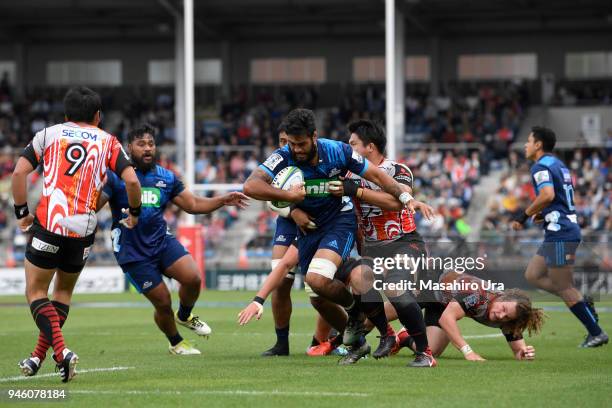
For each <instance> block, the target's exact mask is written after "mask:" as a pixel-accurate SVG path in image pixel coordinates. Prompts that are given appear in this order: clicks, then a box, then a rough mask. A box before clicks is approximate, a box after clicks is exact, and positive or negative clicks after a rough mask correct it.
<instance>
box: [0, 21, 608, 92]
mask: <svg viewBox="0 0 612 408" xmlns="http://www.w3.org/2000/svg"><path fill="white" fill-rule="evenodd" d="M610 44H612V34H607V33H598V34H596V35H595V34H589V33H582V34H580V33H568V34H554V35H553V34H546V35H543V34H521V35H509V34H503V35H484V34H479V35H469V36H468V35H464V36H452V37H450V36H448V37H445V36H441V37H440V38H439V53H440V63H439V67H440V79H441V80H442V81H453V80H456V79H457V63H458V57H459V56H460V55H462V54H485V53H491V54H493V53H496V54H499V53H529V52H533V53H536V54H537V55H538V72H539V73H540V74H541V73H544V72H545V73H552V74H554V76H555V77H556V78H562V77H564V72H565V68H564V66H565V54H566V53H567V52H576V51H598V50H611V49H612V46H610ZM230 46H231V52H230V55H231V57H230V58H231V66H232V69H231V73H232V84H243V83H248V81H249V67H250V60H251V59H252V58H266V57H308V56H322V57H325V58H326V60H327V82H330V83H345V82H347V81H350V79H351V78H352V72H353V71H352V59H353V58H354V57H358V56H377V55H378V56H380V55H383V53H384V42H383V38H382V37H377V38H355V37H351V38H348V37H347V38H343V39H331V40H330V39H326V40H325V41H320V39H318V38H309V39H303V40H295V39H291V40H283V39H278V40H264V41H261V40H258V41H236V42H232V43H231V44H230ZM24 47H25V48H24V50H25V60H26V64H27V66H26V77H25V83H26V85H27V86H44V85H47V84H46V63H47V62H48V61H52V60H75V59H120V60H121V61H122V62H123V81H124V84H125V85H146V84H147V62H148V61H149V60H150V59H171V58H174V42H173V41H155V42H152V41H141V42H136V41H125V42H121V43H118V42H114V41H113V42H108V41H100V42H96V43H86V42H73V43H69V42H68V43H66V42H64V43H62V44H61V45H58V44H57V42H53V43H42V42H41V43H33V44H25V45H24ZM430 48H431V38H429V37H422V36H421V37H408V38H407V39H406V43H405V49H406V54H407V55H425V54H429V52H430ZM16 55H17V50H16V46H15V45H14V44H9V43H4V44H0V60H14V59H15V57H16ZM195 55H196V58H221V57H222V42H197V43H196V46H195Z"/></svg>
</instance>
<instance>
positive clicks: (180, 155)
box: [174, 13, 186, 172]
mask: <svg viewBox="0 0 612 408" xmlns="http://www.w3.org/2000/svg"><path fill="white" fill-rule="evenodd" d="M175 20H176V26H175V30H174V37H175V38H174V40H175V41H174V124H175V127H174V130H175V141H176V164H177V165H178V166H179V168H180V169H181V171H182V172H185V157H186V155H185V75H184V71H185V68H184V64H185V52H184V51H185V40H184V37H185V36H184V34H185V32H184V31H185V29H184V24H183V16H182V15H181V14H179V13H177V14H176V16H175Z"/></svg>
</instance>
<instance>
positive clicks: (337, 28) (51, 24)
mask: <svg viewBox="0 0 612 408" xmlns="http://www.w3.org/2000/svg"><path fill="white" fill-rule="evenodd" d="M396 1H397V4H398V6H399V7H401V8H402V9H403V10H404V12H405V16H406V23H407V24H406V32H407V35H418V36H430V35H440V36H445V35H456V34H466V33H467V34H471V33H473V34H482V33H542V32H549V33H550V32H553V33H554V32H560V33H561V32H563V33H567V32H604V31H605V32H612V1H610V0H581V1H576V0H547V1H545V0H396ZM195 3H196V5H195V20H196V38H197V40H220V39H229V40H245V39H248V40H252V39H278V38H313V37H319V38H321V37H325V38H335V37H351V36H355V37H356V36H363V37H368V36H379V37H381V38H382V36H383V35H384V25H383V23H384V1H383V0H205V1H204V0H195ZM181 8H182V2H181V1H180V0H104V1H100V0H53V1H48V0H20V1H4V2H2V3H1V5H0V41H3V42H14V41H26V42H30V41H31V42H47V41H56V40H72V41H79V40H82V41H91V40H98V41H104V40H114V41H116V40H138V41H143V40H144V41H147V40H154V41H157V40H160V39H166V40H171V39H172V38H173V36H174V29H173V22H174V18H173V14H174V13H176V12H180V10H181Z"/></svg>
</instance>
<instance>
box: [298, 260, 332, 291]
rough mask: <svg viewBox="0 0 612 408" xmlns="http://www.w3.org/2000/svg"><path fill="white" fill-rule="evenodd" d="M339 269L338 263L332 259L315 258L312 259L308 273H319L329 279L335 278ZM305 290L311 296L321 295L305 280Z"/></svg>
mask: <svg viewBox="0 0 612 408" xmlns="http://www.w3.org/2000/svg"><path fill="white" fill-rule="evenodd" d="M337 269H338V267H337V266H336V264H335V263H333V262H332V261H330V260H329V259H325V258H314V259H313V260H312V261H310V265H309V266H308V272H307V273H314V274H317V275H321V276H324V277H326V278H327V279H334V276H335V275H336V270H337ZM304 290H305V291H306V293H308V296H310V297H311V298H314V297H318V296H319V295H317V293H316V292H315V291H314V290H313V289H312V288H311V287H310V285H308V284H307V283H306V282H304Z"/></svg>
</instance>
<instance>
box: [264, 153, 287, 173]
mask: <svg viewBox="0 0 612 408" xmlns="http://www.w3.org/2000/svg"><path fill="white" fill-rule="evenodd" d="M282 161H283V156H281V155H280V154H278V153H274V154H272V155H271V156H270V157H268V158H267V159H266V161H265V162H264V163H263V165H264V166H266V167H267V168H268V169H270V170H274V169H275V168H276V166H278V164H279V163H280V162H282Z"/></svg>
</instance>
